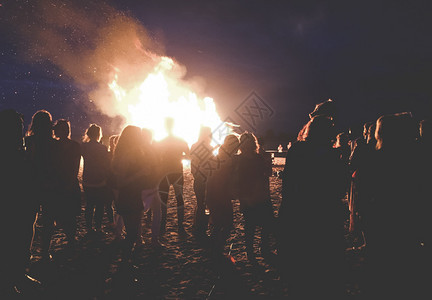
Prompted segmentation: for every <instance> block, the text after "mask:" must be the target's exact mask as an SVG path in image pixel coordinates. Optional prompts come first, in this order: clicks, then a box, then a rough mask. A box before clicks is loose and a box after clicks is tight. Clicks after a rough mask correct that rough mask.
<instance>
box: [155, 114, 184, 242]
mask: <svg viewBox="0 0 432 300" xmlns="http://www.w3.org/2000/svg"><path fill="white" fill-rule="evenodd" d="M165 128H166V131H167V133H168V136H167V137H166V138H164V139H163V140H161V141H160V142H159V143H158V144H157V149H158V151H159V153H160V155H161V164H162V174H163V177H162V178H161V181H160V184H159V193H160V198H161V200H162V218H161V231H160V233H161V234H163V233H164V232H165V231H166V223H167V211H168V195H169V191H170V187H171V186H173V188H174V193H175V198H176V200H177V226H178V233H179V234H180V235H186V234H187V233H186V230H185V228H184V224H183V221H184V199H183V182H184V179H183V163H182V160H183V159H184V158H186V157H188V156H189V146H188V144H187V143H186V142H185V141H184V140H183V139H181V138H179V137H177V136H175V135H174V132H173V130H174V119H173V118H166V119H165Z"/></svg>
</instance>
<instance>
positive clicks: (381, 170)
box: [357, 113, 428, 298]
mask: <svg viewBox="0 0 432 300" xmlns="http://www.w3.org/2000/svg"><path fill="white" fill-rule="evenodd" d="M417 135H418V129H417V126H416V123H415V122H414V120H413V118H412V116H411V114H410V113H399V114H392V115H383V116H381V117H380V118H378V120H377V122H376V131H375V138H376V151H374V153H373V156H371V158H370V159H369V160H368V161H367V162H366V163H365V164H364V166H363V167H359V168H358V170H357V173H358V186H359V190H360V192H361V193H362V198H361V204H362V205H361V207H359V209H361V211H360V214H361V216H362V225H363V229H364V232H365V236H366V241H367V248H366V264H367V270H368V276H367V278H368V281H367V282H368V285H367V286H366V288H365V290H366V293H367V295H368V296H375V297H392V296H394V297H396V296H402V297H405V298H412V297H415V296H414V295H415V294H416V293H418V294H417V295H418V296H421V295H422V294H421V291H424V289H423V288H424V287H425V286H421V280H422V279H421V276H417V275H418V274H423V272H421V267H422V266H423V265H424V262H423V261H420V259H419V258H420V257H421V252H420V245H421V242H422V241H421V233H422V230H423V228H422V227H423V226H422V225H424V224H423V222H424V221H425V220H427V218H428V216H427V215H426V214H425V212H424V210H425V209H424V207H425V204H426V203H423V201H424V199H426V197H425V196H426V195H424V194H423V191H424V174H426V173H427V172H425V170H423V169H422V167H423V166H422V163H423V161H422V156H421V151H420V149H419V148H418V143H417V142H416V138H417ZM422 289H423V290H422ZM394 297H393V298H394Z"/></svg>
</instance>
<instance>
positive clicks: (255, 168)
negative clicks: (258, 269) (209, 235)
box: [237, 132, 274, 261]
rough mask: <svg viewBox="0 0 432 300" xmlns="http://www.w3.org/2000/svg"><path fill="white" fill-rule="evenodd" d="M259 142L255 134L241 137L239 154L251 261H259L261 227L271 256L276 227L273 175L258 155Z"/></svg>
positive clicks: (264, 252) (265, 250)
mask: <svg viewBox="0 0 432 300" xmlns="http://www.w3.org/2000/svg"><path fill="white" fill-rule="evenodd" d="M259 147H260V146H259V144H258V140H257V138H256V137H255V135H254V134H253V133H249V132H244V133H242V134H241V136H240V147H239V148H240V154H239V155H238V159H237V161H238V183H239V200H240V210H241V211H242V213H243V216H244V221H245V229H244V230H245V239H246V252H247V256H248V259H249V260H251V261H254V260H255V253H254V247H253V241H254V237H255V230H256V227H257V226H260V227H262V232H261V244H260V246H261V247H260V248H261V254H262V255H263V256H266V255H268V254H269V253H270V240H269V237H270V232H271V231H272V225H273V218H274V215H273V206H272V203H271V199H270V193H269V192H268V189H267V182H268V177H269V176H271V174H272V166H271V162H270V164H268V162H266V160H265V159H264V157H263V156H262V155H261V154H259V153H258V151H259Z"/></svg>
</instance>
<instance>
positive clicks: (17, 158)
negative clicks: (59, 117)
mask: <svg viewBox="0 0 432 300" xmlns="http://www.w3.org/2000/svg"><path fill="white" fill-rule="evenodd" d="M23 123H24V121H23V117H22V115H21V114H20V113H18V112H16V111H14V110H11V109H7V110H2V111H0V136H1V141H2V143H1V146H0V165H1V168H0V193H1V200H2V211H3V214H2V217H1V218H0V220H1V224H0V228H1V229H2V238H3V239H4V243H3V247H2V251H3V263H2V267H1V272H2V275H3V276H2V280H1V281H0V295H1V296H3V297H4V299H10V298H14V299H15V297H16V296H30V295H31V296H33V297H34V296H35V293H34V291H33V290H31V291H29V290H25V286H28V283H29V282H31V283H37V284H40V282H38V281H37V280H36V279H34V278H32V277H30V276H28V275H27V274H26V273H25V272H26V266H27V265H28V263H29V260H30V249H31V247H32V242H33V237H34V222H35V218H36V212H37V202H36V201H35V198H34V196H32V195H31V192H33V191H34V190H33V189H32V188H31V186H30V188H29V185H30V184H31V178H30V170H29V165H28V163H27V162H26V157H25V151H24V145H23V129H24V126H23ZM23 187H26V188H23ZM26 292H28V294H27V293H26ZM3 297H1V298H3Z"/></svg>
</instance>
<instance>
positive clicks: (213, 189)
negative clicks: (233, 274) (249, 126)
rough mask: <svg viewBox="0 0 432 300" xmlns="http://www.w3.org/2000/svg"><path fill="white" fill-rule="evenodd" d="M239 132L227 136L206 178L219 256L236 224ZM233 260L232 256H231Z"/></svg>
mask: <svg viewBox="0 0 432 300" xmlns="http://www.w3.org/2000/svg"><path fill="white" fill-rule="evenodd" d="M239 144H240V143H239V140H238V138H237V136H235V135H233V134H230V135H227V136H226V137H225V139H224V142H223V144H222V145H221V146H220V148H219V152H218V155H217V156H216V158H215V159H214V160H213V161H212V163H213V164H214V166H213V168H212V169H213V170H214V171H213V172H212V174H211V175H210V176H209V178H208V180H207V196H206V201H207V206H208V208H209V210H210V224H211V234H210V240H211V243H212V250H213V252H214V256H215V258H216V260H219V259H223V258H224V257H225V256H224V254H223V253H224V247H225V243H226V240H227V238H228V237H229V235H230V232H231V230H232V228H233V205H232V199H235V198H236V196H235V194H236V192H235V190H234V189H236V188H237V186H238V184H237V182H236V179H237V178H238V177H237V171H236V154H237V151H238V148H239ZM228 258H229V259H230V260H231V261H232V259H231V257H228Z"/></svg>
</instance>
